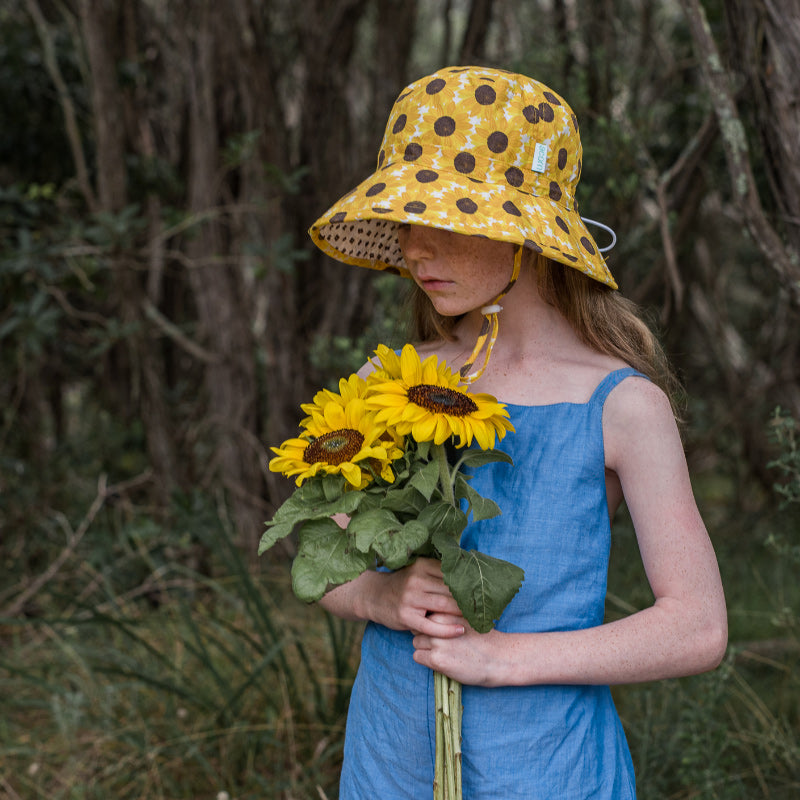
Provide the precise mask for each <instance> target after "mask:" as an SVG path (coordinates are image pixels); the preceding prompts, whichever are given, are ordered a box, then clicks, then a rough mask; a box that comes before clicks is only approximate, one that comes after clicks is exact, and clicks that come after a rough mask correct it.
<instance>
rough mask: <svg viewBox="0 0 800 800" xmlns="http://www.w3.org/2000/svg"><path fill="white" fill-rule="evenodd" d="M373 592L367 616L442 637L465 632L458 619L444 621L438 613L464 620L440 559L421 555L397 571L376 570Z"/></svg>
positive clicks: (370, 596)
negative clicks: (448, 585)
mask: <svg viewBox="0 0 800 800" xmlns="http://www.w3.org/2000/svg"><path fill="white" fill-rule="evenodd" d="M372 574H373V575H374V576H375V580H374V581H373V582H372V587H371V588H372V591H370V592H368V596H367V597H365V598H364V602H365V616H366V617H367V618H368V619H371V620H373V621H374V622H378V623H380V624H381V625H385V626H386V627H387V628H392V629H394V630H405V631H411V632H412V633H413V634H414V635H418V634H426V635H429V636H437V637H439V638H443V639H445V638H453V637H456V636H461V635H462V634H463V633H464V630H465V625H464V623H463V621H462V622H458V621H449V622H443V621H441V620H439V621H437V620H436V619H435V618H433V619H432V618H431V615H434V614H446V615H449V619H450V620H452V618H453V617H457V618H458V620H463V618H462V617H461V611H460V610H459V608H458V605H457V604H456V601H455V600H454V599H453V596H452V595H451V594H450V590H449V589H448V588H447V585H446V584H445V582H444V579H443V578H442V567H441V564H440V562H439V561H437V560H435V559H431V558H418V559H417V560H416V561H415V562H414V563H413V564H411V565H410V566H408V567H404V568H403V569H399V570H397V571H396V572H389V573H386V572H377V573H372Z"/></svg>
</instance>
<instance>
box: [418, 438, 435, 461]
mask: <svg viewBox="0 0 800 800" xmlns="http://www.w3.org/2000/svg"><path fill="white" fill-rule="evenodd" d="M415 444H416V450H417V455H418V456H419V457H420V458H421V459H422V460H423V461H427V460H428V459H429V458H430V454H431V445H432V444H433V443H432V442H416V441H415Z"/></svg>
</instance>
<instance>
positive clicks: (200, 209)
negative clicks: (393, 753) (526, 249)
mask: <svg viewBox="0 0 800 800" xmlns="http://www.w3.org/2000/svg"><path fill="white" fill-rule="evenodd" d="M468 63H473V64H486V65H491V66H497V67H503V68H507V69H511V70H515V71H520V72H524V73H527V74H530V75H533V76H535V77H537V78H539V79H540V80H542V81H544V82H545V83H548V84H549V85H551V86H553V87H554V88H555V89H556V90H558V91H560V92H561V93H562V94H564V95H565V96H566V98H567V99H568V100H569V101H570V103H571V105H572V106H573V107H574V109H575V111H576V113H577V115H578V118H579V120H580V121H581V133H582V138H583V141H584V150H585V157H584V173H583V178H582V183H581V188H580V189H579V201H580V202H581V207H582V210H583V211H584V213H586V214H588V215H589V216H591V217H593V218H597V219H601V220H603V221H604V222H606V223H607V224H609V225H611V226H612V227H614V228H615V229H616V230H617V231H618V233H619V236H620V239H619V243H618V244H617V247H616V248H615V249H614V250H613V251H612V253H611V254H610V265H611V269H612V271H613V273H614V275H615V276H616V277H617V279H618V281H619V283H620V285H621V288H622V290H623V292H624V293H625V294H627V295H628V296H630V297H632V298H633V299H635V300H636V301H638V302H639V303H640V304H641V305H642V306H643V307H644V308H645V309H647V310H648V311H649V312H650V316H651V321H652V324H653V326H654V328H656V329H657V330H658V332H659V333H660V335H661V336H662V338H663V341H664V343H665V345H666V347H667V349H668V351H669V354H670V356H671V358H672V359H673V362H674V364H675V366H676V368H677V369H678V371H679V373H680V377H681V379H682V381H683V384H684V386H685V389H686V404H685V417H686V423H685V426H684V438H685V442H686V448H687V454H688V458H689V462H690V467H691V470H692V475H693V480H694V485H695V490H696V493H697V497H698V502H699V504H700V506H701V510H702V512H703V514H704V517H705V519H706V521H707V524H708V527H709V530H710V533H711V536H712V539H713V542H714V545H715V547H716V550H717V553H718V555H719V558H720V563H721V569H722V572H723V578H724V581H725V585H726V590H727V598H728V606H729V613H730V628H731V645H730V648H729V653H728V656H727V658H726V660H725V662H724V664H723V666H722V667H721V668H720V669H719V670H717V671H716V672H714V673H711V674H709V675H705V676H699V677H696V678H691V679H686V680H679V681H666V682H663V683H659V684H645V685H642V686H634V687H618V688H616V689H615V690H614V691H615V698H616V700H617V704H618V706H619V709H620V713H621V716H622V718H623V722H624V724H625V727H626V730H627V733H628V736H629V740H630V744H631V749H632V751H633V756H634V762H635V764H636V769H637V779H638V782H639V793H640V797H641V798H642V800H653V799H654V798H673V799H674V800H678V799H679V798H790V797H792V798H793V797H797V796H798V795H800V744H799V743H798V741H799V739H800V735H799V734H800V677H799V675H800V673H798V663H797V662H798V653H799V652H800V648H799V647H798V613H800V588H799V587H798V584H800V580H798V571H799V570H800V524H798V523H800V514H798V510H799V509H800V434H799V433H798V427H797V424H798V423H797V420H798V419H800V359H799V355H800V354H799V353H798V349H799V348H800V324H798V323H799V322H800V83H798V80H797V75H799V74H800V0H759V1H758V2H750V1H749V0H729V1H728V2H721V0H704V1H703V2H702V3H700V2H698V0H680V2H677V1H675V2H670V1H669V0H538V1H535V0H531V2H525V3H515V2H511V1H510V0H431V1H430V2H413V1H412V0H405V1H403V0H380V2H378V0H340V1H339V2H333V1H332V0H291V1H289V0H227V2H225V3H215V2H211V0H130V1H129V2H125V0H96V2H93V1H92V0H5V2H4V3H3V5H2V9H0V377H1V378H2V380H0V795H1V796H3V797H7V798H12V799H13V798H26V799H27V798H47V800H54V799H55V798H98V799H100V798H103V799H105V798H112V797H113V798H220V800H222V799H223V798H238V799H239V800H245V798H257V797H258V798H286V799H287V800H288V798H323V799H324V798H334V797H336V794H337V791H336V776H337V769H338V766H339V763H340V759H341V746H342V735H343V721H344V713H345V709H346V704H347V698H348V694H349V689H350V684H351V682H352V677H353V674H354V669H355V666H356V664H357V658H358V655H357V643H358V638H359V629H358V627H357V626H354V625H351V624H349V623H343V622H341V621H337V620H333V619H331V618H329V617H328V616H326V615H325V614H324V613H323V612H322V611H321V610H320V609H318V608H307V607H304V606H302V605H301V604H299V603H298V602H296V601H295V600H294V599H293V598H292V596H291V593H290V592H289V590H288V582H287V572H288V568H287V565H288V559H289V557H290V555H291V551H290V550H289V549H287V550H284V551H281V552H278V553H274V554H271V555H270V556H269V557H268V558H264V559H261V560H258V559H256V558H255V548H256V543H257V541H258V538H259V537H260V534H261V532H262V529H263V522H264V520H265V519H267V518H268V517H269V516H270V515H271V513H272V511H273V510H274V509H275V507H276V505H277V504H278V503H279V502H280V501H281V500H282V499H283V498H284V497H285V496H286V495H287V494H288V492H289V490H290V488H291V486H290V485H288V484H287V482H286V481H285V480H284V479H282V478H279V477H277V476H275V475H272V474H270V473H269V472H268V470H267V469H266V463H267V460H268V457H269V450H268V446H269V445H270V444H276V443H278V442H280V441H282V440H283V439H284V438H286V437H287V436H289V435H292V433H293V432H294V430H295V426H296V423H297V421H298V418H299V404H300V403H301V402H305V401H307V400H309V399H310V397H311V395H312V394H313V392H314V391H316V390H317V389H318V388H319V387H321V386H330V385H334V384H335V382H336V379H337V378H338V377H339V376H341V375H344V374H347V373H349V372H350V371H351V370H352V369H354V368H356V367H357V366H358V365H360V364H361V363H362V362H363V360H364V358H365V357H366V355H368V354H369V352H370V351H371V349H372V348H373V347H374V346H375V345H377V344H378V343H379V342H385V343H387V344H398V343H399V342H400V341H401V340H402V316H403V315H402V303H400V302H399V301H398V298H399V297H400V295H401V293H402V285H401V281H400V279H397V278H393V277H391V276H376V275H375V274H367V271H366V270H357V269H353V268H350V267H345V266H342V265H339V264H336V263H335V262H332V261H330V260H329V259H326V258H324V257H323V256H322V255H321V254H320V253H319V252H317V251H316V250H315V249H314V248H313V247H312V245H311V244H310V242H309V240H308V238H307V235H306V229H307V227H308V226H309V225H310V224H311V222H313V221H314V220H315V219H316V217H317V216H318V215H319V214H320V213H321V212H322V211H323V210H324V209H325V208H327V206H328V205H329V203H330V202H331V201H332V200H333V199H335V198H336V197H338V196H339V195H341V194H342V193H344V192H345V191H347V190H348V189H350V188H351V187H352V186H353V185H355V183H356V182H357V181H359V180H361V179H362V178H363V177H365V176H366V175H367V174H368V173H369V172H370V171H371V170H372V168H373V164H374V160H375V157H376V154H377V148H378V144H379V142H380V138H381V135H382V127H383V124H384V122H385V119H386V116H387V114H388V110H389V109H390V107H391V105H392V102H393V100H394V98H395V96H396V95H397V93H398V92H399V90H400V89H401V88H402V87H403V86H404V85H405V84H406V83H407V82H409V81H410V80H413V79H415V78H417V77H421V76H422V75H425V74H427V73H429V72H430V71H432V70H434V69H437V68H439V67H441V66H446V65H449V64H468ZM650 599H651V598H650V594H649V590H648V589H647V584H646V579H645V576H644V575H643V572H642V569H641V566H640V565H639V561H638V553H637V550H636V543H635V537H634V535H633V532H632V530H631V526H630V524H629V522H628V520H627V518H626V516H625V513H624V511H623V512H621V513H620V515H619V517H618V519H617V520H616V525H615V532H614V538H613V550H612V567H611V577H610V591H609V595H608V602H607V614H608V617H609V618H614V617H617V616H620V615H621V614H625V613H629V612H630V611H632V610H635V609H637V608H639V607H642V606H643V605H646V604H647V603H648V602H650Z"/></svg>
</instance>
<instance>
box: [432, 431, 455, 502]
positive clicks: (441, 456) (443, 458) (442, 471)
mask: <svg viewBox="0 0 800 800" xmlns="http://www.w3.org/2000/svg"><path fill="white" fill-rule="evenodd" d="M432 447H433V455H434V458H435V459H436V463H437V464H438V465H439V487H440V488H441V490H442V498H443V499H444V500H445V501H446V502H448V503H450V505H451V506H455V504H456V495H455V491H454V490H453V479H452V476H451V474H450V465H449V464H448V463H447V450H445V449H444V445H443V444H435V445H433V446H432Z"/></svg>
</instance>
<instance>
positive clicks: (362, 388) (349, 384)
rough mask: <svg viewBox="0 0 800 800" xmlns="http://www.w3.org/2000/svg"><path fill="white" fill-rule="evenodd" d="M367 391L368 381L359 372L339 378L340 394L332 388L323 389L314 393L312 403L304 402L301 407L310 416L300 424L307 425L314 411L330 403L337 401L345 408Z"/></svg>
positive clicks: (320, 409)
mask: <svg viewBox="0 0 800 800" xmlns="http://www.w3.org/2000/svg"><path fill="white" fill-rule="evenodd" d="M366 393H367V382H366V381H365V380H364V379H363V378H362V377H360V376H359V375H357V374H353V375H351V376H350V377H349V378H340V379H339V394H336V392H332V391H331V390H330V389H321V390H320V391H318V392H317V393H316V394H315V395H314V399H313V401H312V402H311V403H302V404H301V405H300V408H301V409H303V411H305V412H306V414H308V415H309V416H308V417H306V418H305V419H303V420H301V422H300V425H301V426H302V427H305V425H306V423H307V422H309V421H310V420H311V416H310V415H311V414H312V413H313V412H314V411H319V412H321V411H322V409H323V408H324V407H325V406H326V405H327V404H328V403H336V404H337V405H340V406H342V407H343V408H344V407H345V406H346V405H347V404H348V403H349V402H350V401H351V400H353V399H354V398H357V397H362V398H363V397H364V396H365V395H366Z"/></svg>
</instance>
